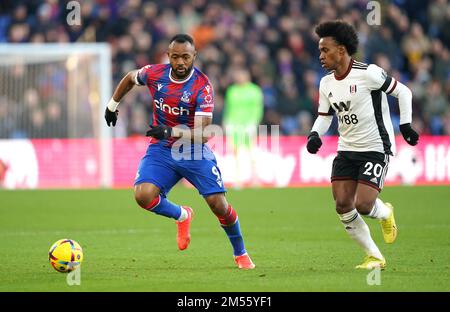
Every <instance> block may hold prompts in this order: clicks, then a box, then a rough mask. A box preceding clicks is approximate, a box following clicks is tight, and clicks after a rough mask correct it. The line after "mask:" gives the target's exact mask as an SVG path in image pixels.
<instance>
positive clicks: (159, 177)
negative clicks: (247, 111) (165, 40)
mask: <svg viewBox="0 0 450 312" xmlns="http://www.w3.org/2000/svg"><path fill="white" fill-rule="evenodd" d="M167 56H168V58H169V63H168V64H150V65H147V66H144V67H142V68H141V69H139V70H133V71H131V72H129V73H128V74H127V75H126V76H125V77H124V78H123V79H122V80H121V81H120V83H119V85H118V86H117V88H116V90H115V92H114V94H113V97H112V99H111V100H110V102H109V103H108V106H107V107H106V110H105V119H106V123H107V125H108V126H110V125H112V126H115V125H116V122H117V115H118V110H117V106H118V105H119V101H120V100H122V98H123V97H124V96H125V94H127V93H128V91H130V90H131V89H132V88H133V87H134V86H135V85H139V86H147V88H148V89H149V92H150V94H151V96H152V99H153V103H152V105H153V124H152V125H151V126H150V130H148V131H147V134H146V135H147V136H149V137H151V140H150V144H149V146H148V148H147V152H146V154H145V156H144V157H143V158H142V160H141V162H140V164H139V168H138V171H137V174H136V179H135V182H134V195H135V199H136V202H137V203H138V205H139V206H141V207H142V208H144V209H146V210H148V211H151V212H153V213H155V214H158V215H161V216H164V217H167V218H172V219H174V220H176V224H177V229H178V232H177V243H178V249H180V250H185V249H186V248H187V247H188V246H189V243H190V241H191V234H190V225H191V220H192V218H193V210H192V208H191V207H187V206H180V205H177V204H174V203H172V202H171V201H169V200H168V199H167V195H168V194H169V192H170V190H171V189H172V187H173V186H174V185H175V184H176V183H177V182H178V181H179V180H180V179H181V178H185V179H186V180H188V181H189V182H190V183H191V184H192V185H194V186H195V187H196V188H197V190H198V191H199V193H200V194H201V195H202V196H203V197H204V199H205V201H206V202H207V204H208V206H209V207H210V208H211V211H212V212H213V213H214V214H215V215H216V216H217V219H218V220H219V222H220V225H221V226H222V228H223V229H224V231H225V233H226V235H227V236H228V239H229V241H230V243H231V245H232V247H233V255H234V261H235V262H236V265H237V266H238V268H239V269H253V268H255V264H254V263H253V261H252V260H251V259H250V256H249V255H248V253H247V251H246V249H245V246H244V239H243V237H242V233H241V229H240V225H239V219H238V215H237V213H236V211H235V210H234V208H233V207H232V206H231V204H229V203H228V201H227V199H226V197H225V192H226V190H225V187H224V185H223V180H222V175H221V173H220V170H219V167H218V166H217V161H216V158H215V156H214V154H213V152H212V151H211V149H210V148H209V147H208V145H206V144H204V143H206V142H207V140H208V137H207V136H206V133H205V131H204V129H205V128H206V127H207V126H209V125H210V124H211V122H212V114H213V109H214V91H213V88H212V85H211V83H210V82H209V79H208V77H207V76H206V75H205V74H204V73H202V72H201V71H200V70H199V69H197V68H196V67H194V61H195V58H196V56H197V51H196V50H195V45H194V41H193V39H192V37H190V36H189V35H187V34H178V35H175V36H174V37H173V38H172V39H171V40H170V44H169V47H168V52H167ZM179 140H180V142H183V141H184V142H185V143H184V144H182V145H181V146H180V145H177V143H178V141H179ZM180 149H183V152H182V154H183V157H180V158H181V159H178V156H180V155H179V152H180ZM174 155H178V156H177V157H174ZM186 155H187V156H188V157H184V156H186Z"/></svg>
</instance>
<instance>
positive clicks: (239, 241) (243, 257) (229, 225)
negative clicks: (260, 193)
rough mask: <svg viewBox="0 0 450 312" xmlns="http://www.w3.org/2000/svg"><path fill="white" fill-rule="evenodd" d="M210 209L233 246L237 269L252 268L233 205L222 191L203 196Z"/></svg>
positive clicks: (253, 265) (252, 264)
mask: <svg viewBox="0 0 450 312" xmlns="http://www.w3.org/2000/svg"><path fill="white" fill-rule="evenodd" d="M205 200H206V202H207V203H208V205H209V207H210V208H211V211H212V212H213V213H214V214H215V215H216V216H217V218H218V219H219V222H220V224H221V226H222V228H223V229H224V231H225V233H226V234H227V236H228V239H229V240H230V242H231V245H232V246H233V253H234V261H235V262H236V264H237V266H238V268H239V269H247V270H248V269H253V268H254V267H255V264H254V263H253V262H252V260H251V259H250V256H249V255H248V253H247V251H246V250H245V247H244V239H243V238H242V234H241V229H240V225H239V220H238V216H237V214H236V211H234V209H233V207H232V206H231V205H230V204H229V203H228V202H227V200H226V198H225V195H224V194H223V193H217V194H213V195H209V196H207V197H205Z"/></svg>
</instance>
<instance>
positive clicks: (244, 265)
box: [234, 253, 255, 270]
mask: <svg viewBox="0 0 450 312" xmlns="http://www.w3.org/2000/svg"><path fill="white" fill-rule="evenodd" d="M234 261H235V262H236V264H237V265H238V267H239V269H244V270H251V269H254V268H255V264H254V263H253V261H252V259H250V256H249V255H248V254H247V253H245V254H243V255H241V256H234Z"/></svg>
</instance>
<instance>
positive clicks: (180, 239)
mask: <svg viewBox="0 0 450 312" xmlns="http://www.w3.org/2000/svg"><path fill="white" fill-rule="evenodd" d="M182 208H184V209H186V211H187V213H188V217H187V219H186V220H184V221H177V222H176V223H177V227H178V232H177V244H178V249H180V250H185V249H186V248H188V246H189V243H190V242H191V233H190V228H191V221H192V218H193V217H194V211H193V210H192V208H191V207H184V206H183V207H182Z"/></svg>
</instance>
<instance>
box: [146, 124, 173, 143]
mask: <svg viewBox="0 0 450 312" xmlns="http://www.w3.org/2000/svg"><path fill="white" fill-rule="evenodd" d="M145 136H151V137H154V138H155V139H159V140H162V139H168V138H170V137H171V136H172V128H171V127H169V126H164V125H160V126H150V130H148V131H147V133H146V134H145Z"/></svg>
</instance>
